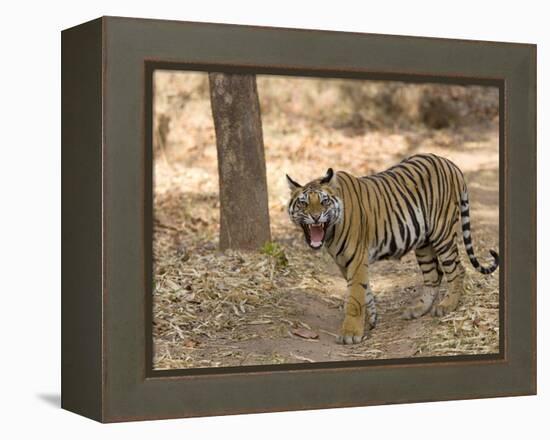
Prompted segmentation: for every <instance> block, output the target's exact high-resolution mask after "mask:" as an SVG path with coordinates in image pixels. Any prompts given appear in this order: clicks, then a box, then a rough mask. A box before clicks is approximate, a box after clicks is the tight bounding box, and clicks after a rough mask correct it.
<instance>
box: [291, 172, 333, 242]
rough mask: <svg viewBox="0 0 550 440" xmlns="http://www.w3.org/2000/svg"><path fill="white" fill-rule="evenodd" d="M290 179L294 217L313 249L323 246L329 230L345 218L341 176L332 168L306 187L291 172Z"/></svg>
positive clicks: (292, 218)
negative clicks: (339, 182) (338, 176)
mask: <svg viewBox="0 0 550 440" xmlns="http://www.w3.org/2000/svg"><path fill="white" fill-rule="evenodd" d="M286 179H287V182H288V186H289V188H290V192H291V197H290V201H289V202H288V215H289V216H290V220H292V222H293V223H295V224H296V225H298V226H300V227H301V228H302V229H303V231H304V235H305V239H306V243H307V244H308V245H309V246H310V247H311V248H312V249H320V248H321V247H322V246H323V244H324V242H325V239H326V238H327V231H328V230H329V228H330V227H331V226H333V225H335V224H336V223H338V222H339V221H340V220H341V218H342V214H343V209H344V205H343V202H342V199H341V198H340V197H339V196H338V191H337V185H336V181H337V176H335V174H334V171H333V170H332V168H329V169H328V171H327V174H326V175H325V176H324V177H321V178H320V179H315V180H313V181H311V182H309V183H307V184H306V185H303V186H302V185H300V184H299V183H298V182H296V181H294V180H292V179H291V178H290V177H289V176H288V175H287V176H286Z"/></svg>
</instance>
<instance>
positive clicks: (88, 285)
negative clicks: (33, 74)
mask: <svg viewBox="0 0 550 440" xmlns="http://www.w3.org/2000/svg"><path fill="white" fill-rule="evenodd" d="M156 68H167V69H183V70H218V71H237V72H256V73H274V74H293V75H300V76H305V75H309V76H326V77H349V78H371V79H386V80H390V79H396V80H405V81H415V82H445V83H453V84H481V85H494V86H496V87H499V90H500V104H501V106H500V107H501V113H500V115H501V124H500V139H501V141H500V152H501V154H500V189H501V191H500V193H501V199H500V225H501V229H500V243H501V245H500V250H501V258H502V263H501V268H500V286H501V292H502V293H501V303H500V304H501V310H500V313H501V315H500V318H501V319H500V322H501V344H500V345H501V352H500V353H499V354H498V355H486V356H460V357H445V358H426V359H411V360H409V359H406V360H405V359H403V360H386V361H350V362H331V363H320V364H294V365H283V366H263V367H242V368H217V369H193V370H173V371H169V372H156V371H153V370H152V362H151V338H152V336H151V331H150V330H151V299H150V298H151V295H150V286H151V258H150V257H151V218H152V216H151V206H152V203H151V202H152V200H151V193H152V185H151V183H152V181H151V161H152V158H151V121H152V118H151V97H152V88H151V85H152V82H151V77H152V72H153V70H154V69H156ZM62 223H63V224H62V268H63V272H62V407H63V408H66V409H68V410H71V411H74V412H77V413H79V414H82V415H85V416H87V417H90V418H93V419H95V420H99V421H102V422H115V421H126V420H141V419H158V418H172V417H191V416H202V415H215V414H235V413H249V412H250V413H251V412H266V411H282V410H298V409H308V408H327V407H344V406H360V405H373V404H382V403H400V402H420V401H429V400H450V399H470V398H481V397H494V396H512V395H526V394H534V393H536V321H535V320H536V46H534V45H526V44H513V43H493V42H478V41H462V40H447V39H431V38H419V37H399V36H388V35H370V34H353V33H341V32H326V31H305V30H292V29H276V28H257V27H248V26H233V25H215V24H201V23H185V22H173V21H159V20H141V19H128V18H115V17H104V18H100V19H97V20H94V21H91V22H88V23H86V24H83V25H80V26H77V27H75V28H71V29H68V30H65V31H63V33H62Z"/></svg>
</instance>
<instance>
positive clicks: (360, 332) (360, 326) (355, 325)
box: [336, 316, 365, 345]
mask: <svg viewBox="0 0 550 440" xmlns="http://www.w3.org/2000/svg"><path fill="white" fill-rule="evenodd" d="M364 335H365V317H364V316H358V317H354V316H346V318H345V319H344V322H343V324H342V330H341V331H340V335H339V336H337V337H336V343H337V344H345V345H351V344H358V343H359V342H361V341H362V340H363V339H364Z"/></svg>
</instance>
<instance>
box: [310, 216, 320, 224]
mask: <svg viewBox="0 0 550 440" xmlns="http://www.w3.org/2000/svg"><path fill="white" fill-rule="evenodd" d="M311 217H312V218H313V221H314V222H315V223H319V219H320V218H321V215H312V216H311Z"/></svg>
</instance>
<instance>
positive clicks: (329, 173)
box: [319, 168, 334, 185]
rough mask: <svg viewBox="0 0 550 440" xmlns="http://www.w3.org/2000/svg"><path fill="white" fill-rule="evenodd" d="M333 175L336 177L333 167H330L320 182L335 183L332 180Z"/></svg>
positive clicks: (322, 183)
mask: <svg viewBox="0 0 550 440" xmlns="http://www.w3.org/2000/svg"><path fill="white" fill-rule="evenodd" d="M333 177H334V171H333V169H332V168H329V169H328V170H327V173H326V174H325V177H323V178H322V179H321V181H320V182H319V183H321V185H324V184H327V183H333V182H332V180H333V179H332V178H333Z"/></svg>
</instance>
